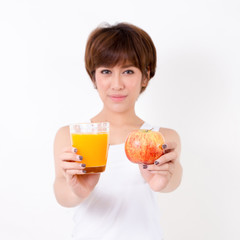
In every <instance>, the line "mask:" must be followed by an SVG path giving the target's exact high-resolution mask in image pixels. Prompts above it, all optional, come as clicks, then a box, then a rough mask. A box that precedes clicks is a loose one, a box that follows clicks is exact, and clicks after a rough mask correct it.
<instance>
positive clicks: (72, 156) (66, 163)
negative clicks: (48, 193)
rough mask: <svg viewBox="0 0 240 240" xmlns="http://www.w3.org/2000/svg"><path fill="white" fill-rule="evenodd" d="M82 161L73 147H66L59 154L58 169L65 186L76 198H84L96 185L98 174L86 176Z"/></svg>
mask: <svg viewBox="0 0 240 240" xmlns="http://www.w3.org/2000/svg"><path fill="white" fill-rule="evenodd" d="M82 159H83V157H82V156H80V155H78V153H77V149H76V148H73V147H66V148H64V149H63V151H62V152H61V153H60V154H59V163H60V168H61V170H62V173H63V175H64V177H65V179H66V183H67V185H68V186H69V188H70V189H71V190H72V192H73V193H74V194H75V195H76V196H78V197H79V198H86V197H87V196H88V195H89V194H90V193H91V192H92V190H93V189H94V187H95V186H96V184H97V183H98V180H99V178H100V173H96V174H86V171H85V170H84V169H85V164H82V163H81V161H82Z"/></svg>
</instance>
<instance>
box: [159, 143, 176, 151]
mask: <svg viewBox="0 0 240 240" xmlns="http://www.w3.org/2000/svg"><path fill="white" fill-rule="evenodd" d="M176 147H177V143H176V142H166V143H164V144H163V145H162V149H163V150H165V151H166V150H172V149H175V148H176Z"/></svg>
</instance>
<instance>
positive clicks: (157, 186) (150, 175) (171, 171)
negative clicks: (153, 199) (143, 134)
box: [139, 142, 181, 192]
mask: <svg viewBox="0 0 240 240" xmlns="http://www.w3.org/2000/svg"><path fill="white" fill-rule="evenodd" d="M163 147H164V154H163V155H162V156H161V157H160V158H158V159H157V160H156V161H155V162H154V164H150V165H145V164H144V165H143V164H139V168H140V171H141V174H142V176H143V177H144V179H145V180H146V181H147V182H148V184H149V185H150V187H151V189H152V190H153V191H157V192H161V191H162V192H165V191H166V192H169V191H172V190H174V189H175V188H176V187H177V186H178V185H179V184H177V186H176V187H175V185H176V183H175V181H174V179H176V177H175V178H174V176H175V175H179V172H181V165H180V163H179V161H178V158H179V153H178V151H177V143H176V142H167V143H165V144H164V146H163ZM172 181H173V183H172V184H171V182H172Z"/></svg>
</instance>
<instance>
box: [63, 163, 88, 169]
mask: <svg viewBox="0 0 240 240" xmlns="http://www.w3.org/2000/svg"><path fill="white" fill-rule="evenodd" d="M85 167H86V164H84V163H77V162H66V161H62V163H61V168H62V169H63V170H64V171H67V170H83V169H84V168H85Z"/></svg>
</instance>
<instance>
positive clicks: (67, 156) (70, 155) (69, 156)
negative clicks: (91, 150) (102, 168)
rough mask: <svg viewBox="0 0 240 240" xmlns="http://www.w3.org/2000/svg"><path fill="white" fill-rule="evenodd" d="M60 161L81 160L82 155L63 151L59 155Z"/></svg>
mask: <svg viewBox="0 0 240 240" xmlns="http://www.w3.org/2000/svg"><path fill="white" fill-rule="evenodd" d="M59 157H60V160H62V161H82V160H83V157H82V156H80V155H77V154H75V153H71V152H64V153H62V154H61V155H60V156H59Z"/></svg>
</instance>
